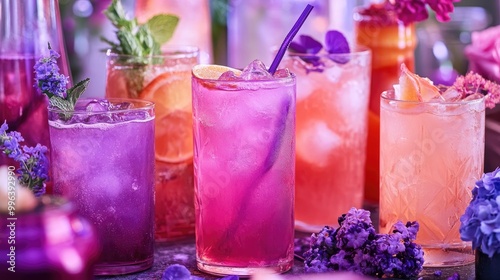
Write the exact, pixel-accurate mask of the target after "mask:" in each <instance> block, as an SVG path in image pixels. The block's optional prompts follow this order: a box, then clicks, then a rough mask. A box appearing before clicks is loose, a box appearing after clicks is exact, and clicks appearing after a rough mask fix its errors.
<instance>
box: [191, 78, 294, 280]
mask: <svg viewBox="0 0 500 280" xmlns="http://www.w3.org/2000/svg"><path fill="white" fill-rule="evenodd" d="M254 70H255V69H254ZM256 72H259V73H260V74H261V75H263V76H260V77H259V76H253V75H254V73H256ZM266 74H267V75H268V76H265V75H266ZM243 75H245V76H246V80H243V79H241V78H237V79H234V80H213V79H201V78H198V77H196V76H195V75H193V128H194V174H195V210H196V258H197V265H198V268H199V269H201V270H203V271H206V272H209V273H213V274H219V275H226V274H236V275H250V274H252V273H253V272H255V270H257V269H261V268H268V269H272V270H275V271H277V272H284V271H287V270H288V269H290V268H291V266H292V262H293V236H294V214H293V213H294V212H293V208H294V185H295V184H294V180H295V176H294V175H295V136H294V134H295V77H294V76H293V75H288V76H286V75H285V76H283V77H277V78H275V77H272V76H270V75H269V74H268V73H267V71H266V70H265V69H257V70H256V71H254V72H253V73H249V72H245V71H244V72H243V74H242V76H243Z"/></svg>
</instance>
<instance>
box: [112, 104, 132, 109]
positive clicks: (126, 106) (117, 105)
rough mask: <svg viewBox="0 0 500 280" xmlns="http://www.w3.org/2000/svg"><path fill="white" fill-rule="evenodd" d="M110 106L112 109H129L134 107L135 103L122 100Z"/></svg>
mask: <svg viewBox="0 0 500 280" xmlns="http://www.w3.org/2000/svg"><path fill="white" fill-rule="evenodd" d="M110 108H111V109H112V110H127V109H132V108H134V104H132V103H130V102H120V103H116V104H111V105H110Z"/></svg>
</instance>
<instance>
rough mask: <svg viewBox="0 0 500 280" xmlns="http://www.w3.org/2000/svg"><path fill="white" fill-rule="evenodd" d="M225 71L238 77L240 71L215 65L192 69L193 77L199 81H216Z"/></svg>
mask: <svg viewBox="0 0 500 280" xmlns="http://www.w3.org/2000/svg"><path fill="white" fill-rule="evenodd" d="M227 71H233V73H234V75H236V76H240V75H241V70H238V69H234V68H231V67H227V66H222V65H215V64H199V65H196V66H194V67H193V75H194V76H195V77H197V78H199V79H207V80H217V79H219V77H220V75H222V74H223V73H225V72H227Z"/></svg>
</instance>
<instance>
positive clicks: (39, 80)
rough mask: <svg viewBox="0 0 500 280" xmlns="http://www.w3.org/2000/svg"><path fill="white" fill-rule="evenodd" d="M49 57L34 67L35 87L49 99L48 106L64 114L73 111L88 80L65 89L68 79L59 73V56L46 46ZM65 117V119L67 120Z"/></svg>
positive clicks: (40, 60)
mask: <svg viewBox="0 0 500 280" xmlns="http://www.w3.org/2000/svg"><path fill="white" fill-rule="evenodd" d="M48 48H49V56H47V57H42V58H40V59H39V60H38V61H37V63H36V64H35V66H34V69H35V82H36V83H35V87H37V88H38V89H40V91H41V92H42V93H44V94H45V95H47V96H48V97H49V105H50V106H51V107H55V108H58V109H60V110H61V111H65V112H72V111H74V110H75V104H76V101H77V100H78V98H80V96H81V95H82V94H83V92H84V91H85V89H86V88H87V86H88V84H89V82H90V79H89V78H87V79H85V80H83V81H80V82H78V83H77V84H75V85H74V86H73V87H71V88H69V89H67V86H68V77H66V76H64V75H63V74H61V73H59V66H57V59H58V58H59V57H60V55H59V54H58V53H57V52H56V51H54V50H53V49H52V48H51V47H50V44H48ZM69 117H70V115H67V116H66V117H65V118H66V119H67V118H69Z"/></svg>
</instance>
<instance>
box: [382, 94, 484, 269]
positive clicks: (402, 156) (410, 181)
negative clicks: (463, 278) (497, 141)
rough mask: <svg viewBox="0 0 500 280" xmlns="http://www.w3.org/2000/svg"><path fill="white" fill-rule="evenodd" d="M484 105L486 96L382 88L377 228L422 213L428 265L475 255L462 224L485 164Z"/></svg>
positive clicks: (416, 218)
mask: <svg viewBox="0 0 500 280" xmlns="http://www.w3.org/2000/svg"><path fill="white" fill-rule="evenodd" d="M484 112H485V103H484V98H482V97H479V98H477V99H472V100H459V101H456V102H444V101H443V102H440V101H430V102H418V101H401V100H396V99H395V98H394V91H387V92H384V93H383V94H382V98H381V106H380V135H381V138H380V142H381V146H380V157H381V160H380V178H381V182H380V232H381V233H389V232H390V231H391V227H392V225H393V224H394V223H396V221H397V220H401V221H403V222H406V221H418V223H419V224H420V230H419V232H418V235H417V240H416V242H417V243H418V244H420V245H422V248H423V249H424V254H425V263H424V265H425V266H454V265H463V264H467V263H471V262H473V261H474V255H473V252H472V249H471V243H470V242H464V241H462V240H461V239H460V234H459V228H460V216H461V215H462V214H463V213H464V212H465V209H466V208H467V205H468V204H469V202H470V200H471V189H472V188H473V187H474V185H475V182H476V181H477V180H478V179H480V178H481V175H482V172H483V160H484V157H483V156H484V121H485V114H484Z"/></svg>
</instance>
